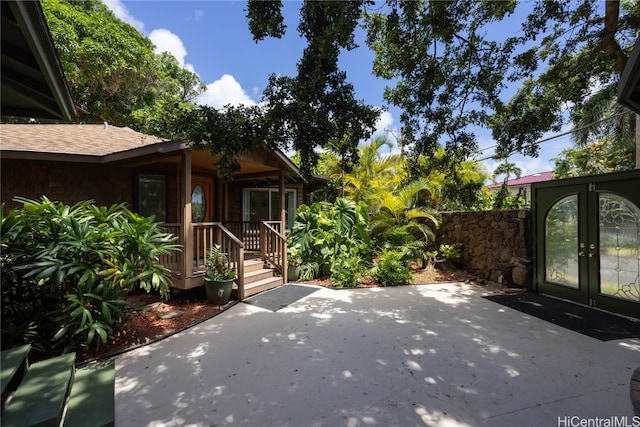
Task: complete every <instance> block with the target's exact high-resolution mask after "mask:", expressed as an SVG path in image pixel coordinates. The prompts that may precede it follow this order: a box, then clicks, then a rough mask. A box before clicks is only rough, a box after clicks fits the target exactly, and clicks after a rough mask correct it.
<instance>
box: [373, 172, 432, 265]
mask: <svg viewBox="0 0 640 427" xmlns="http://www.w3.org/2000/svg"><path fill="white" fill-rule="evenodd" d="M424 192H433V189H432V188H431V186H430V185H429V184H428V183H427V182H425V181H423V180H418V181H414V182H412V183H410V184H407V185H405V186H403V187H401V188H399V189H397V190H396V191H387V192H381V193H379V194H378V195H377V197H376V198H375V199H372V200H371V204H370V212H371V213H372V217H371V220H370V222H369V225H370V227H371V234H372V236H373V238H374V239H375V241H376V243H377V246H378V247H379V249H384V248H400V249H401V250H403V251H404V252H406V253H407V254H408V255H409V258H411V259H421V260H422V261H423V266H424V252H425V250H426V249H427V246H428V245H429V243H431V242H433V240H434V239H435V235H434V233H433V231H432V229H431V226H435V227H437V226H438V223H439V221H438V216H437V213H436V212H435V211H433V210H431V209H429V208H428V207H426V206H420V205H419V204H418V203H419V200H420V198H421V194H422V193H424Z"/></svg>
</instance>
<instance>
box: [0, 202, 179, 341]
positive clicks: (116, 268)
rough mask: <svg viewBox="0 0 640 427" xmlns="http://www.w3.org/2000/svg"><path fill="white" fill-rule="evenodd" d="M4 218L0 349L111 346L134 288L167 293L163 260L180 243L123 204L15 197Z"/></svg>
mask: <svg viewBox="0 0 640 427" xmlns="http://www.w3.org/2000/svg"><path fill="white" fill-rule="evenodd" d="M16 200H17V201H19V202H21V203H22V205H23V206H22V207H21V208H18V209H14V210H12V211H10V212H9V213H8V215H7V216H6V217H2V225H1V245H2V246H1V249H2V259H1V273H2V278H1V280H2V348H3V349H4V348H9V347H11V346H14V345H18V344H22V343H25V342H28V343H31V344H32V345H33V346H34V348H36V349H40V350H41V351H47V352H54V353H55V352H66V351H71V350H72V349H75V348H88V347H89V346H90V345H91V344H94V345H96V346H97V345H99V343H100V342H103V343H104V342H106V340H107V336H108V335H109V334H110V333H112V332H113V330H114V328H115V327H117V326H118V325H119V324H120V323H121V321H122V309H123V306H124V305H125V304H126V301H124V297H125V295H126V294H127V293H128V292H130V291H131V290H132V289H134V288H137V287H139V288H141V289H144V290H146V291H147V292H149V291H151V290H152V289H153V290H156V291H159V292H160V293H161V295H162V296H163V297H165V298H166V297H168V295H169V285H170V279H171V276H170V272H169V270H167V269H166V268H165V267H164V266H162V265H161V264H160V263H159V256H160V255H163V254H168V253H170V252H171V251H174V250H177V249H178V246H177V245H175V244H174V242H175V240H176V238H175V237H173V236H171V235H168V234H166V233H163V232H162V231H161V230H160V228H159V225H158V224H156V223H155V222H154V221H153V218H144V217H141V216H139V215H137V214H135V213H133V212H131V211H129V210H127V209H126V208H125V207H124V205H114V206H111V207H109V208H106V207H98V206H95V205H93V204H92V203H91V202H89V201H85V202H80V203H77V204H75V205H72V206H67V205H64V204H62V203H58V202H52V201H50V200H48V199H47V198H46V197H43V198H42V199H41V200H39V201H33V200H27V199H16Z"/></svg>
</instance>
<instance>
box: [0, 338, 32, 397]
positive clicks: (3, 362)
mask: <svg viewBox="0 0 640 427" xmlns="http://www.w3.org/2000/svg"><path fill="white" fill-rule="evenodd" d="M30 350H31V344H25V345H21V346H19V347H14V348H11V349H9V350H4V351H3V352H2V354H1V356H0V368H1V369H2V375H1V378H2V393H4V390H5V389H6V388H7V386H8V385H9V383H11V382H12V380H13V382H14V383H16V382H17V383H19V382H20V381H22V377H24V374H25V373H26V372H27V369H28V368H29V360H28V355H29V351H30ZM14 378H15V380H14ZM11 390H15V388H12V389H11Z"/></svg>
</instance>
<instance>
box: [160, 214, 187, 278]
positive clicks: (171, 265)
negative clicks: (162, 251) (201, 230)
mask: <svg viewBox="0 0 640 427" xmlns="http://www.w3.org/2000/svg"><path fill="white" fill-rule="evenodd" d="M181 228H182V225H180V224H162V226H161V229H162V231H163V232H164V233H171V234H173V235H174V236H178V241H177V242H176V243H177V244H179V245H182V244H183V242H181V241H180V235H181V233H180V229H181ZM182 256H183V253H182V251H172V252H171V253H170V254H168V255H160V264H162V265H164V266H165V267H167V268H168V269H169V270H171V271H172V272H178V271H182Z"/></svg>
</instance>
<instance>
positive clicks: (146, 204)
mask: <svg viewBox="0 0 640 427" xmlns="http://www.w3.org/2000/svg"><path fill="white" fill-rule="evenodd" d="M138 213H139V214H140V215H142V216H151V215H153V216H155V220H156V221H159V222H165V221H166V220H167V177H166V176H164V175H161V174H144V173H143V174H140V175H138Z"/></svg>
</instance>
